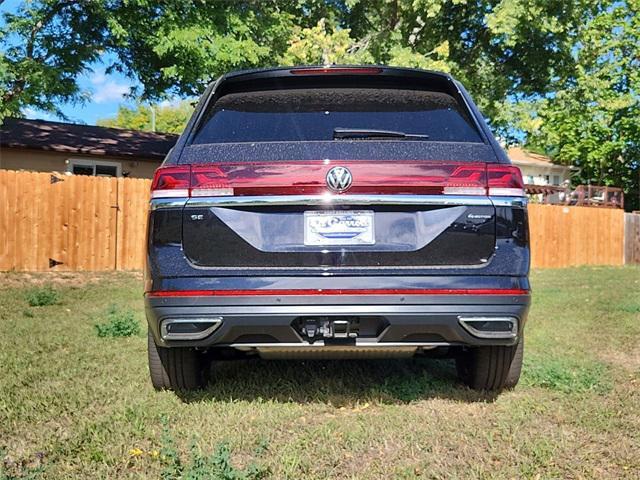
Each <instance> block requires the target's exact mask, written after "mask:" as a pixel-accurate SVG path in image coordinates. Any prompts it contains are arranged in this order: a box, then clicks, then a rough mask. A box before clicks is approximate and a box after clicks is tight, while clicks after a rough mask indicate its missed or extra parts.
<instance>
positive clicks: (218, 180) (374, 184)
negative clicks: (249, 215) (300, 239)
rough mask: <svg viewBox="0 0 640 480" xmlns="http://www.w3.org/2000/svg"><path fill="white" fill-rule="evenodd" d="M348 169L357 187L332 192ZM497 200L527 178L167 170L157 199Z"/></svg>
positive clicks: (439, 166) (459, 168)
mask: <svg viewBox="0 0 640 480" xmlns="http://www.w3.org/2000/svg"><path fill="white" fill-rule="evenodd" d="M336 166H342V167H346V168H348V169H349V171H350V173H351V178H352V184H351V185H350V186H349V188H347V189H346V190H345V191H344V192H340V193H335V192H331V191H330V190H329V188H328V186H327V181H326V176H327V173H328V172H329V170H330V169H331V168H333V167H336ZM326 193H333V194H335V195H340V194H343V193H344V194H365V195H366V194H378V195H385V194H387V195H402V194H404V195H442V194H445V195H487V194H488V195H496V196H523V195H524V185H523V182H522V175H521V174H520V170H519V169H518V168H517V167H514V166H512V165H500V164H488V165H487V164H485V163H470V162H426V161H402V162H400V161H398V162H380V161H346V162H341V161H338V160H333V161H328V160H315V161H308V162H253V163H252V162H242V163H220V164H211V165H193V166H189V165H185V166H174V167H162V168H159V169H158V170H157V171H156V174H155V177H154V179H153V183H152V192H151V197H152V198H161V197H162V198H167V197H219V196H233V195H235V196H242V195H323V194H326Z"/></svg>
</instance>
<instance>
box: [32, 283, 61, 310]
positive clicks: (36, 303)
mask: <svg viewBox="0 0 640 480" xmlns="http://www.w3.org/2000/svg"><path fill="white" fill-rule="evenodd" d="M25 297H26V299H27V303H28V304H29V306H31V307H47V306H49V305H55V304H56V303H58V302H59V301H60V294H59V293H58V292H57V291H56V290H54V289H53V287H51V285H45V286H44V287H36V288H32V289H31V290H29V291H28V292H27V294H26V295H25Z"/></svg>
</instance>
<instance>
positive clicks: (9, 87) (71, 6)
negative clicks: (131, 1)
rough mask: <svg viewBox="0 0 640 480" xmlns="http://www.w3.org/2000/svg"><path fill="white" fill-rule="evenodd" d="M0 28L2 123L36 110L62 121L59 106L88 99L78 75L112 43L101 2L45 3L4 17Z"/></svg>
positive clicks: (26, 6) (43, 0)
mask: <svg viewBox="0 0 640 480" xmlns="http://www.w3.org/2000/svg"><path fill="white" fill-rule="evenodd" d="M4 20H5V26H4V28H2V29H0V44H2V45H5V47H4V48H3V51H2V52H0V120H1V119H2V118H3V117H4V116H6V115H19V114H20V111H21V109H22V108H24V107H27V106H31V107H36V108H39V109H41V110H45V111H49V112H53V113H55V114H57V115H58V116H61V117H63V115H62V112H61V111H60V108H59V105H60V104H61V103H65V102H76V101H83V100H84V99H85V97H84V96H83V94H82V92H81V91H80V88H79V87H78V83H77V78H78V76H79V75H80V74H81V73H83V72H84V71H86V69H87V68H88V66H89V65H90V64H91V63H93V62H96V61H98V60H99V58H100V56H101V54H102V51H103V49H104V48H105V45H106V43H107V39H108V28H107V27H108V24H107V21H106V17H105V9H104V6H103V5H102V3H101V2H75V1H60V0H40V1H37V2H32V3H31V2H29V3H25V4H23V5H22V6H21V7H19V8H18V10H17V11H16V12H15V13H5V15H4Z"/></svg>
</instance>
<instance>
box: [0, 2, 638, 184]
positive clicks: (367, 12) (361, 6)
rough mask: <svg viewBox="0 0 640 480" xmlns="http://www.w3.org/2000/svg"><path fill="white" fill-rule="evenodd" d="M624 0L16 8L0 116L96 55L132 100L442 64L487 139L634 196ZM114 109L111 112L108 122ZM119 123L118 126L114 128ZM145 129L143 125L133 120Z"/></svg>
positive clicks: (631, 57) (6, 36) (49, 94)
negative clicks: (262, 80) (236, 81)
mask: <svg viewBox="0 0 640 480" xmlns="http://www.w3.org/2000/svg"><path fill="white" fill-rule="evenodd" d="M638 2H639V0H279V1H275V0H265V1H258V0H237V1H231V0H219V1H216V2H209V1H206V0H157V1H154V2H149V1H148V0H126V1H125V0H103V1H99V0H81V1H70V0H66V1H65V0H59V1H55V0H31V1H30V2H29V3H26V4H25V6H23V7H21V8H20V9H19V10H18V11H17V12H16V13H15V14H6V15H5V24H4V27H3V28H2V29H1V31H0V41H3V42H4V43H5V44H6V45H8V46H6V47H5V48H4V49H3V52H2V54H0V98H1V103H0V116H2V115H8V114H11V115H19V114H20V111H21V109H22V108H24V107H25V106H34V107H37V108H40V109H43V110H48V111H52V112H54V113H58V114H60V110H59V108H58V105H60V104H61V103H63V102H68V101H71V102H73V101H83V100H84V99H85V97H84V96H83V93H82V91H81V90H80V88H79V86H78V83H77V78H78V75H79V74H80V73H82V72H85V71H86V70H87V69H89V68H91V66H92V65H93V64H95V62H96V61H98V59H100V58H103V53H104V52H108V53H110V56H109V58H116V59H117V60H116V61H115V62H113V63H112V64H110V65H108V66H107V73H108V72H110V71H114V70H115V71H119V72H122V73H124V74H126V75H128V76H130V77H132V78H134V79H135V80H137V81H138V82H139V84H140V88H139V89H138V90H136V91H132V92H131V94H132V95H135V96H136V97H138V98H140V99H141V100H142V101H144V102H149V101H159V100H161V99H164V98H167V97H172V96H176V95H177V96H179V97H188V96H195V95H198V94H199V93H200V92H202V90H203V89H204V87H205V85H206V84H207V83H209V82H211V81H212V80H213V79H215V78H216V77H218V76H219V75H221V74H223V73H224V72H227V71H229V70H236V69H246V68H255V67H265V66H274V65H278V64H311V63H324V62H339V63H381V64H392V65H399V66H409V67H420V68H429V69H437V70H445V71H449V72H451V73H453V74H454V75H455V76H456V77H457V78H458V79H459V80H460V81H462V83H463V84H464V85H465V86H467V88H468V89H469V90H470V92H471V94H472V95H473V97H474V99H475V100H476V102H477V103H478V105H479V106H480V108H481V110H482V111H483V113H484V114H485V115H486V116H487V117H488V118H489V120H490V123H491V125H492V126H493V127H494V129H496V130H497V132H498V133H499V134H500V135H501V136H503V137H504V138H507V139H513V138H517V139H520V140H522V139H525V141H526V142H527V143H528V144H529V145H530V146H532V147H534V148H536V149H542V150H545V151H547V152H549V153H550V154H551V155H552V156H553V157H554V158H555V159H557V160H558V161H562V162H575V163H577V164H578V165H579V166H580V167H581V168H582V170H581V174H580V175H581V176H582V179H583V181H592V182H604V183H615V184H619V185H623V186H624V187H625V188H626V189H627V191H628V192H631V191H632V190H633V189H637V182H638V180H637V178H638V175H637V171H638V158H639V156H638V149H639V148H640V147H639V141H638V132H637V128H638V126H637V122H635V121H634V118H637V114H638V103H637V102H638V95H639V93H638V92H639V91H640V90H639V89H638V83H637V81H638V80H637V72H638V71H639V70H640V68H638V67H639V65H638V62H639V60H638V59H639V58H640V57H639V55H638V44H639V43H640V42H639V40H638V31H639V26H638V18H640V5H639V4H638ZM124 115H125V113H124V112H123V116H124ZM125 123H126V122H125ZM145 125H147V124H146V123H145Z"/></svg>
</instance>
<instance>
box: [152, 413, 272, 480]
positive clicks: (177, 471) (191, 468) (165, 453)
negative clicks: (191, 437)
mask: <svg viewBox="0 0 640 480" xmlns="http://www.w3.org/2000/svg"><path fill="white" fill-rule="evenodd" d="M161 441H162V448H161V450H160V458H161V460H162V461H163V463H164V464H165V468H164V470H163V471H162V478H163V479H164V480H174V479H180V478H188V479H190V480H205V479H213V478H215V479H219V480H260V479H263V478H267V477H268V476H269V475H270V474H271V470H270V469H268V468H264V467H262V466H260V465H258V464H256V463H251V464H250V465H249V466H248V467H247V468H246V469H239V468H236V467H234V466H233V465H232V463H231V450H230V449H229V445H227V444H226V443H221V444H220V445H218V446H217V448H216V449H215V451H214V452H213V454H212V455H204V454H202V453H201V452H200V450H199V449H198V447H197V445H196V444H195V443H193V444H192V445H191V448H190V449H189V456H190V458H189V459H187V460H186V461H183V460H182V458H181V456H180V454H179V453H178V450H177V449H176V446H175V442H174V440H173V437H172V436H171V432H170V429H169V424H168V421H167V419H166V417H164V418H163V419H162V437H161Z"/></svg>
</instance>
